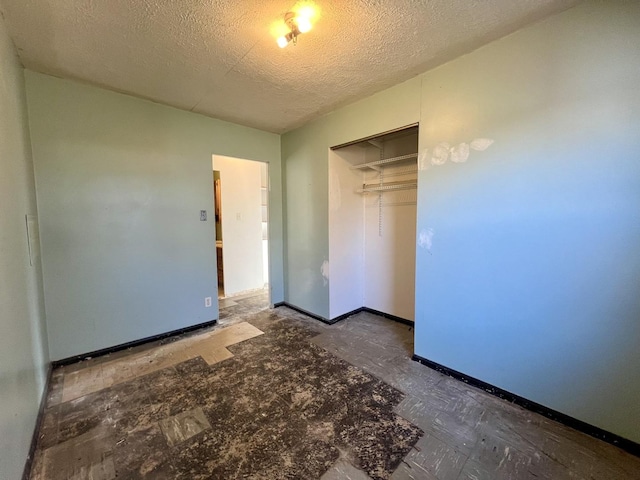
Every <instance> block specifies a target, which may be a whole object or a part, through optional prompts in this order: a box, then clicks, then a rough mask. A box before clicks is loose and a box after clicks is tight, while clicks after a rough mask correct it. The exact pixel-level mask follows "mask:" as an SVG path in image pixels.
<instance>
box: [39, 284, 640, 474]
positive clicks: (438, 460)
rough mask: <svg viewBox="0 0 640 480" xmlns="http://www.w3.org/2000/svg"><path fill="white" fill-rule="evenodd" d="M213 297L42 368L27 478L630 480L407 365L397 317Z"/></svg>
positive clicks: (586, 445)
mask: <svg viewBox="0 0 640 480" xmlns="http://www.w3.org/2000/svg"><path fill="white" fill-rule="evenodd" d="M225 300H226V301H225ZM225 300H221V303H220V318H221V320H220V324H219V325H218V326H215V327H210V328H207V329H204V330H200V331H198V332H196V333H192V334H188V335H182V336H177V337H172V338H171V339H165V340H162V341H158V342H155V343H153V344H147V345H144V346H140V347H136V348H133V349H129V350H126V351H122V352H118V353H114V354H111V355H108V356H104V357H100V358H97V359H92V360H86V361H83V362H79V363H77V364H73V365H69V366H66V367H62V368H59V369H56V370H55V371H54V373H53V377H52V382H51V386H50V392H49V395H48V403H47V408H46V410H45V416H44V418H43V424H42V428H41V431H40V432H39V444H38V448H37V451H36V455H35V458H34V466H33V470H32V475H31V478H32V479H34V480H36V479H37V480H44V479H46V480H58V479H65V480H80V479H92V480H111V479H142V478H145V479H157V480H164V479H189V480H198V479H235V478H239V479H244V478H251V479H320V478H321V479H323V480H338V479H346V480H349V479H350V480H365V479H368V478H373V479H387V478H391V479H438V480H448V479H451V480H454V479H465V480H466V479H468V480H481V479H487V480H489V479H491V480H499V479H525V478H532V479H534V478H535V479H541V478H542V479H554V480H555V479H565V478H567V479H603V480H612V479H640V459H639V458H637V457H634V456H632V455H630V454H628V453H626V452H624V451H622V450H620V449H618V448H616V447H614V446H612V445H609V444H607V443H604V442H601V441H599V440H596V439H594V438H591V437H589V436H587V435H584V434H581V433H579V432H576V431H574V430H572V429H570V428H568V427H565V426H563V425H560V424H558V423H555V422H553V421H550V420H548V419H546V418H544V417H542V416H540V415H537V414H534V413H531V412H529V411H527V410H524V409H522V408H520V407H517V406H515V405H512V404H510V403H508V402H505V401H503V400H500V399H498V398H496V397H493V396H491V395H489V394H487V393H485V392H483V391H480V390H477V389H475V388H473V387H470V386H469V385H467V384H465V383H462V382H458V381H456V380H454V379H451V378H449V377H446V376H443V375H441V374H439V373H437V372H435V371H433V370H431V369H429V368H427V367H425V366H423V365H420V364H418V363H416V362H413V361H411V354H412V351H413V332H412V330H411V329H410V328H409V327H407V326H405V325H401V324H398V323H395V322H392V321H390V320H386V319H384V318H381V317H377V316H375V315H371V314H368V313H360V314H358V315H355V316H353V317H350V318H348V319H346V320H344V321H342V322H339V323H338V324H336V325H332V326H328V325H325V324H322V323H320V322H318V321H317V320H313V319H310V318H308V317H306V316H304V315H302V314H299V313H297V312H294V311H293V310H290V309H287V308H284V307H280V308H278V309H275V310H269V309H268V308H266V306H267V302H268V300H267V297H266V294H265V293H262V294H258V295H246V296H243V297H237V298H233V299H225Z"/></svg>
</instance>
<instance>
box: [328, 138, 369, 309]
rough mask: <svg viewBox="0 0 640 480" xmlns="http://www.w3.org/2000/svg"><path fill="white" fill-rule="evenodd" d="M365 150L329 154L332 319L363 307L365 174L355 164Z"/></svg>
mask: <svg viewBox="0 0 640 480" xmlns="http://www.w3.org/2000/svg"><path fill="white" fill-rule="evenodd" d="M364 160H365V150H364V149H363V148H362V147H360V146H358V145H354V146H351V147H346V148H343V149H341V150H340V151H339V152H338V151H333V150H330V151H329V269H330V272H329V277H330V278H329V279H327V280H326V281H329V316H330V318H335V317H338V316H340V315H343V314H345V313H348V312H351V311H353V310H356V309H358V308H360V307H362V306H363V299H364V285H365V278H364V272H365V265H364V232H365V228H364V210H363V199H362V196H361V195H358V194H356V193H355V191H356V190H357V189H358V188H360V187H362V172H360V171H358V170H352V169H351V165H355V164H360V163H363V162H364Z"/></svg>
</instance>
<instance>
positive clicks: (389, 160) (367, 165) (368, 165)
mask: <svg viewBox="0 0 640 480" xmlns="http://www.w3.org/2000/svg"><path fill="white" fill-rule="evenodd" d="M412 158H418V153H417V152H416V153H410V154H409V155H401V156H399V157H391V158H385V159H383V160H376V161H375V162H368V163H361V164H360V165H352V166H351V168H352V169H353V170H359V169H363V168H370V169H372V170H377V168H375V167H377V166H379V165H386V164H388V163H398V162H403V161H405V160H410V159H412Z"/></svg>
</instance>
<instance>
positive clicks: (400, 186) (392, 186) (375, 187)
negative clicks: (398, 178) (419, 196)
mask: <svg viewBox="0 0 640 480" xmlns="http://www.w3.org/2000/svg"><path fill="white" fill-rule="evenodd" d="M413 188H418V182H417V181H416V180H411V181H407V182H392V183H386V184H384V185H380V184H368V185H367V184H365V185H363V186H362V188H359V189H358V190H356V192H357V193H369V192H390V191H394V190H409V189H413Z"/></svg>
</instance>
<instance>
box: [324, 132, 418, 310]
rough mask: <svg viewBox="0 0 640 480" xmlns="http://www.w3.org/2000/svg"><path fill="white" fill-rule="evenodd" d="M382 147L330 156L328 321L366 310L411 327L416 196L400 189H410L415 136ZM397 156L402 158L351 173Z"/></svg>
mask: <svg viewBox="0 0 640 480" xmlns="http://www.w3.org/2000/svg"><path fill="white" fill-rule="evenodd" d="M384 140H385V141H378V140H374V141H373V142H371V143H369V142H362V143H358V144H355V145H352V146H348V147H344V148H340V149H338V150H333V151H330V153H329V264H330V267H331V272H330V284H329V299H330V303H329V312H330V318H331V319H333V318H336V317H338V316H340V315H343V314H345V313H349V312H351V311H353V310H356V309H358V308H360V307H367V308H370V309H373V310H377V311H380V312H383V313H387V314H390V315H394V316H397V317H401V318H403V319H407V320H414V303H415V242H416V190H415V186H414V187H409V188H407V185H405V184H406V183H413V184H415V178H416V172H417V167H416V156H415V155H414V156H411V154H415V153H416V152H417V142H418V137H417V129H415V130H414V131H413V132H412V133H411V134H410V135H407V133H400V134H396V135H395V136H391V137H390V138H389V137H388V138H386V139H384ZM374 144H375V145H376V146H374ZM399 156H400V157H402V156H408V157H409V158H407V159H405V160H401V161H399V162H393V163H388V164H386V163H385V164H383V165H374V166H372V167H368V168H357V169H354V168H353V167H354V166H358V165H363V164H365V163H366V164H368V163H370V162H377V161H379V160H381V159H388V158H391V157H399ZM365 185H366V186H367V189H368V190H369V189H370V190H372V191H370V192H367V193H362V189H363V187H364V186H365ZM376 188H382V189H386V188H392V189H394V188H398V190H383V191H376V190H375V189H376Z"/></svg>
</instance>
